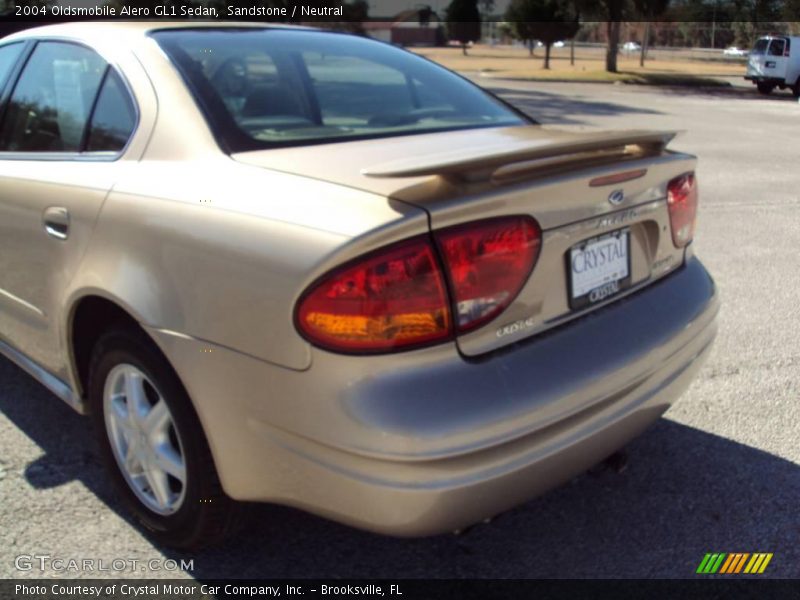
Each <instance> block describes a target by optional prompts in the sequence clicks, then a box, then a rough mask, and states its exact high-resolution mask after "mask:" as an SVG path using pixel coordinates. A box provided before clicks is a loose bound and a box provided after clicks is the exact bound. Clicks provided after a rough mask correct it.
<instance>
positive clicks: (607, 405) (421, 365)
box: [151, 258, 718, 536]
mask: <svg viewBox="0 0 800 600" xmlns="http://www.w3.org/2000/svg"><path fill="white" fill-rule="evenodd" d="M717 310H718V302H717V297H716V293H715V288H714V284H713V281H712V280H711V278H710V277H709V275H708V274H707V273H706V271H705V269H704V268H703V266H702V265H701V264H700V262H699V261H698V260H697V259H694V258H692V259H689V261H688V262H687V264H686V265H685V266H684V267H682V268H680V269H679V270H678V271H677V272H675V273H673V274H672V275H670V276H668V277H666V278H664V279H663V280H661V281H659V282H657V283H655V284H653V285H651V286H649V287H648V288H645V289H643V290H641V291H640V292H638V293H636V294H634V295H632V296H629V297H628V298H626V299H624V300H621V301H619V302H617V303H613V304H611V305H609V306H607V307H605V308H603V309H601V310H599V311H596V312H594V313H592V314H590V315H588V316H586V317H584V318H581V319H579V320H577V321H573V322H571V323H569V324H567V325H565V326H563V327H560V328H557V329H555V330H553V331H550V332H548V333H546V334H544V335H540V336H537V337H536V338H534V339H531V340H529V341H527V342H525V343H521V344H517V345H515V346H514V347H512V348H509V349H506V350H504V351H502V352H498V353H494V354H492V355H491V356H489V357H487V358H485V359H483V360H480V361H470V362H468V361H465V360H464V359H463V358H461V357H460V356H459V355H458V354H457V353H456V352H455V351H454V349H453V348H452V347H447V346H445V347H439V348H438V349H428V350H423V351H418V352H412V353H405V354H400V355H393V356H392V357H360V358H357V357H340V356H335V355H328V354H325V353H319V354H318V355H316V356H315V360H314V364H313V365H312V367H311V369H309V370H308V371H305V372H296V371H290V370H288V369H283V368H280V367H276V366H271V365H268V364H266V363H263V362H261V361H258V360H255V359H252V358H249V357H245V356H243V355H241V354H238V353H235V352H232V351H229V350H225V349H222V348H216V347H214V348H213V352H208V351H205V352H203V351H202V349H201V346H202V347H205V348H207V347H209V344H200V342H198V341H197V340H192V339H190V338H186V337H183V336H176V335H173V334H169V333H167V332H163V331H157V330H153V331H151V334H152V335H153V337H154V338H155V339H156V340H157V341H158V343H159V344H160V345H161V347H162V349H163V350H164V351H165V353H166V354H167V356H168V357H169V358H170V360H171V361H172V363H173V365H174V366H175V368H176V370H177V371H178V373H179V375H180V376H181V378H182V379H183V381H184V383H185V385H186V387H187V389H188V391H189V393H190V395H191V397H192V398H193V400H194V402H195V404H196V406H197V410H198V414H199V416H200V419H201V421H202V423H203V426H204V428H205V430H206V434H207V436H208V438H209V442H210V445H211V447H212V452H213V454H214V458H215V461H216V463H217V467H218V470H219V472H220V477H221V480H222V482H223V486H224V487H225V490H226V491H227V493H228V494H230V495H231V496H233V497H234V498H237V499H240V500H250V501H272V502H278V503H283V504H289V505H293V506H298V507H300V508H304V509H307V510H309V511H311V512H314V513H317V514H320V515H323V516H327V517H330V518H333V519H335V520H338V521H342V522H345V523H348V524H351V525H354V526H357V527H361V528H365V529H369V530H373V531H378V532H382V533H388V534H393V535H404V536H417V535H427V534H434V533H438V532H443V531H448V530H453V529H457V528H461V527H463V526H465V525H469V524H471V523H474V522H477V521H479V520H481V519H483V518H486V517H490V516H493V515H495V514H497V513H499V512H502V511H504V510H507V509H509V508H511V507H513V506H515V505H517V504H519V503H521V502H523V501H525V500H526V499H528V498H531V497H533V496H535V495H537V494H539V493H541V492H543V491H545V490H547V489H549V488H552V487H554V486H556V485H559V484H560V483H562V482H564V481H566V480H568V479H570V478H571V477H573V476H574V475H576V474H578V473H580V472H582V471H584V470H586V469H587V468H588V467H590V466H592V465H593V464H596V463H597V462H599V461H600V460H602V458H604V457H605V456H607V455H609V454H611V453H612V452H613V451H615V450H616V449H618V448H620V447H621V446H623V445H625V444H626V443H627V442H628V441H629V440H630V439H632V438H633V437H635V436H636V435H638V434H639V433H640V432H642V431H643V430H644V429H645V428H646V427H647V426H648V425H649V424H651V423H652V422H653V421H654V420H656V419H657V418H658V417H659V416H660V415H661V414H662V413H663V412H664V411H665V410H666V409H667V408H668V407H669V406H670V404H672V402H674V401H675V400H676V399H677V398H678V396H680V394H681V393H683V391H684V390H685V389H686V388H687V387H688V385H689V383H690V382H691V380H692V378H693V376H694V375H695V373H696V372H697V370H698V369H699V366H700V364H701V362H702V359H703V358H705V357H706V356H707V354H708V352H709V349H710V347H711V343H712V341H713V339H714V336H715V334H716V324H715V318H716V313H717ZM353 365H355V366H353Z"/></svg>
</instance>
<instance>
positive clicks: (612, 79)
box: [482, 69, 730, 87]
mask: <svg viewBox="0 0 800 600" xmlns="http://www.w3.org/2000/svg"><path fill="white" fill-rule="evenodd" d="M482 72H483V73H486V74H487V75H488V76H490V77H500V78H503V79H516V80H519V81H563V82H575V83H580V82H587V83H616V82H620V83H626V84H636V85H662V86H686V87H729V86H730V83H729V82H727V81H722V80H720V79H716V78H713V77H704V76H701V75H688V74H684V73H642V72H632V71H620V72H618V73H609V72H607V71H599V70H598V71H565V70H558V71H544V70H542V71H541V72H538V73H534V74H526V75H525V76H523V77H520V76H519V75H513V74H506V75H504V74H503V72H502V71H495V70H490V69H485V70H484V71H482Z"/></svg>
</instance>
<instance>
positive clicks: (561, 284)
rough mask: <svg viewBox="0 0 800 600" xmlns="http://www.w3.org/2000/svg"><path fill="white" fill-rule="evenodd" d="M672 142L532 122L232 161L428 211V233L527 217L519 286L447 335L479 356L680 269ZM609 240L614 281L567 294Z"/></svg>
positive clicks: (683, 162) (579, 285)
mask: <svg viewBox="0 0 800 600" xmlns="http://www.w3.org/2000/svg"><path fill="white" fill-rule="evenodd" d="M674 135H675V133H674V132H658V131H656V132H652V131H622V132H600V133H590V134H587V133H575V132H567V131H559V130H554V129H547V128H544V127H539V126H531V127H514V128H495V129H484V130H470V131H463V132H451V133H447V134H442V133H438V134H431V135H417V136H404V137H398V138H384V139H380V140H368V141H354V142H347V143H337V144H329V145H325V146H311V147H294V148H283V149H273V150H264V151H257V152H248V153H242V154H238V155H234V157H233V158H234V159H235V160H238V161H241V162H245V163H248V164H251V165H258V166H262V167H265V168H270V169H276V170H280V171H287V172H291V173H295V174H299V175H304V176H307V177H313V178H316V179H322V180H325V181H330V182H333V183H337V184H339V185H344V186H349V187H353V188H358V189H361V190H366V191H369V192H373V193H376V194H380V195H381V196H384V197H387V198H389V199H392V200H395V201H402V202H406V203H409V204H413V205H415V206H418V207H421V208H423V209H424V210H426V211H427V212H428V214H429V216H430V222H431V226H432V228H433V229H440V228H444V227H449V226H451V225H457V224H460V223H464V222H468V221H476V220H480V219H484V218H490V217H496V216H502V215H520V214H527V215H531V216H532V217H534V218H535V219H536V220H537V221H538V222H539V224H540V226H541V228H542V245H541V251H540V255H539V259H538V261H537V264H536V267H535V269H534V270H533V273H532V274H531V276H530V278H529V279H528V281H527V283H526V284H525V286H524V287H523V289H522V290H521V292H520V293H519V294H518V295H517V297H516V298H515V299H514V300H513V302H512V303H511V305H510V306H509V307H508V308H507V309H506V310H505V311H504V312H503V313H502V314H501V315H500V316H499V317H497V318H496V319H494V320H493V321H491V322H489V323H488V324H486V325H485V326H483V327H481V328H480V329H477V330H475V331H471V332H469V333H466V334H463V335H460V336H459V337H458V339H457V343H458V346H459V349H460V351H461V352H462V353H463V354H464V355H466V356H479V355H481V354H484V353H486V352H489V351H492V350H496V349H498V348H500V347H502V346H505V345H508V344H510V343H513V342H518V341H520V340H522V339H524V338H526V337H529V336H531V335H534V334H536V333H539V332H541V331H544V330H546V329H548V328H550V327H553V326H556V325H558V324H560V323H563V322H565V321H568V320H570V319H572V318H575V317H577V316H580V315H582V314H584V313H586V312H589V311H591V310H594V309H596V308H598V307H599V306H602V305H604V304H606V303H608V302H612V301H615V300H617V299H619V298H620V297H623V296H624V295H626V294H628V293H632V292H633V291H635V290H636V289H638V288H640V287H642V286H644V285H647V284H648V283H650V282H652V281H655V280H656V279H658V278H660V277H661V276H663V275H665V274H666V273H668V272H669V271H671V270H672V269H674V268H675V267H677V266H678V265H680V264H681V263H682V262H683V251H682V250H678V249H676V248H675V247H674V245H673V243H672V239H671V232H670V224H669V215H668V211H667V207H666V187H667V183H668V182H669V181H670V180H671V179H672V178H674V177H676V176H678V175H680V174H682V173H685V172H688V171H692V170H693V169H694V163H695V159H694V158H693V157H691V156H687V155H683V154H676V153H673V152H668V151H666V150H665V148H666V145H667V144H668V143H669V141H670V140H671V139H672V138H673V137H674ZM320 156H321V157H322V158H320ZM609 234H612V235H611V237H604V236H609ZM614 244H617V246H618V247H619V248H622V246H625V247H626V251H625V252H624V254H626V256H625V259H627V261H628V264H627V267H623V266H622V262H620V261H621V260H622V259H620V258H619V256H615V264H616V267H617V268H620V269H622V268H624V270H626V271H627V274H626V278H625V281H623V284H624V285H622V286H621V288H620V289H618V290H612V291H611V293H610V294H609V295H608V297H603V298H600V299H598V298H594V299H593V300H592V301H591V302H588V301H587V297H586V295H585V294H582V296H583V297H574V296H575V294H577V293H578V292H581V291H582V290H584V288H586V289H588V288H587V287H586V286H587V285H588V286H590V287H591V285H593V282H596V278H595V279H592V278H591V277H590V278H589V279H587V280H581V279H580V277H583V275H582V274H577V275H573V274H572V268H573V267H572V266H571V261H572V260H573V259H575V257H576V256H577V257H578V260H580V256H581V255H585V256H590V255H593V253H595V254H597V253H599V254H603V253H604V252H605V253H608V252H611V251H612V250H609V249H607V250H604V249H603V248H604V247H606V246H608V247H609V248H610V246H611V245H614ZM600 274H601V275H602V273H600ZM611 275H614V273H611ZM584 291H585V290H584ZM573 292H574V293H573Z"/></svg>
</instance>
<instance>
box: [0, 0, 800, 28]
mask: <svg viewBox="0 0 800 600" xmlns="http://www.w3.org/2000/svg"><path fill="white" fill-rule="evenodd" d="M513 2H514V0H491V1H489V2H487V1H486V0H480V1H479V0H476V1H475V2H474V3H470V2H464V1H461V0H459V1H458V2H453V1H452V0H155V1H148V0H142V1H138V0H136V1H134V0H19V1H16V2H9V1H6V2H4V1H3V0H0V18H1V19H2V20H3V21H12V22H13V21H36V22H40V23H41V22H43V21H44V22H58V21H65V20H74V19H78V20H83V19H105V20H109V19H126V20H127V19H205V20H240V21H241V20H244V21H248V20H255V21H279V22H299V23H317V22H358V23H365V22H389V23H395V22H410V21H415V20H416V21H420V22H425V23H431V24H436V23H443V22H474V21H484V22H488V21H494V22H500V21H514V22H528V20H529V19H530V17H521V18H520V16H519V15H520V13H519V12H514V11H513V10H510V9H511V7H512V4H513ZM471 4H474V6H472V5H471ZM595 4H596V6H593V5H592V3H584V5H582V6H581V7H580V9H576V10H575V11H571V12H570V18H575V19H579V20H580V21H582V22H608V21H624V22H637V21H646V22H663V23H669V22H707V23H712V22H714V23H725V22H748V23H780V22H793V21H800V3H798V2H797V1H796V0H758V1H754V0H753V1H749V2H742V0H714V1H713V2H678V1H673V2H671V3H670V2H663V3H661V4H659V6H661V8H659V9H658V10H657V11H656V10H654V9H652V10H651V9H649V8H646V6H649V5H646V3H637V2H631V1H630V0H605V1H604V2H597V3H595ZM656 4H658V3H655V4H654V5H653V6H655V5H656ZM465 5H470V6H469V7H468V9H466V10H465V9H464V6H465ZM662 5H663V6H662ZM576 6H578V5H577V4H576ZM522 14H528V13H522ZM534 14H537V15H538V16H537V17H536V19H537V21H536V22H545V21H548V20H549V19H548V18H547V14H548V13H547V12H546V11H545V12H537V13H534ZM515 15H517V16H515ZM563 18H564V15H563V14H559V16H558V18H557V19H555V18H554V20H558V21H562V20H563Z"/></svg>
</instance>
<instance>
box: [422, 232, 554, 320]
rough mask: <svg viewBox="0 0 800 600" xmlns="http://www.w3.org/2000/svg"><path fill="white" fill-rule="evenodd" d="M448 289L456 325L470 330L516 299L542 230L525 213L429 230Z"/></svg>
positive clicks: (525, 278) (531, 262)
mask: <svg viewBox="0 0 800 600" xmlns="http://www.w3.org/2000/svg"><path fill="white" fill-rule="evenodd" d="M434 237H435V238H436V241H437V242H438V244H439V247H440V250H441V254H442V258H443V259H444V262H445V269H446V271H447V273H448V275H449V279H450V289H451V292H452V293H453V296H454V298H453V300H454V307H453V308H454V312H455V321H456V327H457V328H458V331H459V332H465V331H470V330H472V329H475V328H477V327H480V326H481V325H483V324H485V323H487V322H488V321H491V320H492V319H494V318H495V317H496V316H497V315H499V314H500V313H501V312H503V311H504V310H505V309H506V308H507V307H508V305H509V304H511V302H512V301H513V300H514V298H516V296H517V294H518V293H519V291H520V290H521V289H522V286H523V285H525V282H526V281H527V280H528V277H529V276H530V274H531V271H532V270H533V266H534V265H535V264H536V259H537V258H538V256H539V247H540V245H541V229H540V228H539V224H538V223H537V222H536V221H534V220H533V219H531V218H530V217H503V218H498V219H491V220H487V221H480V222H477V223H469V224H466V225H459V226H456V227H451V228H449V229H444V230H442V231H438V232H434Z"/></svg>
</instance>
